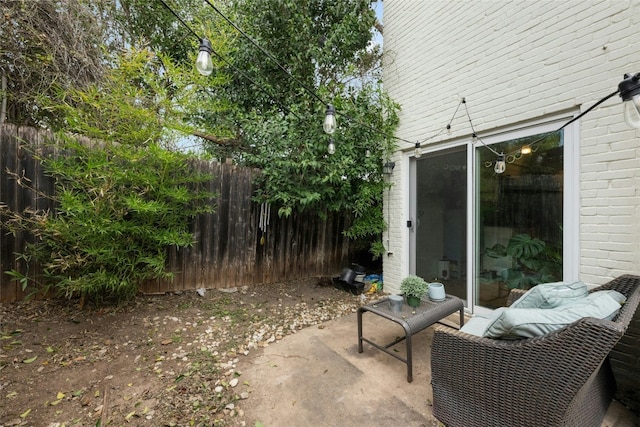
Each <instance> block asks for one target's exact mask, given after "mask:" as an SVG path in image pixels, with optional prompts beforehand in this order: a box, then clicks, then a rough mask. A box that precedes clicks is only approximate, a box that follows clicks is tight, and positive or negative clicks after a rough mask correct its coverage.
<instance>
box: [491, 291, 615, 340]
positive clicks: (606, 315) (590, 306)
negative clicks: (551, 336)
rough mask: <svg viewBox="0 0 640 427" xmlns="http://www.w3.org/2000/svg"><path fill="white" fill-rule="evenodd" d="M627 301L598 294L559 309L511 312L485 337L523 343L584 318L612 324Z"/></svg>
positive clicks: (504, 313)
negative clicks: (524, 340)
mask: <svg viewBox="0 0 640 427" xmlns="http://www.w3.org/2000/svg"><path fill="white" fill-rule="evenodd" d="M625 300H626V298H625V296H624V295H622V294H620V293H619V292H616V291H612V290H608V291H597V292H593V293H591V294H589V295H588V296H586V297H584V298H582V299H580V300H578V301H574V302H571V303H568V304H564V305H561V306H558V307H556V308H511V307H510V308H508V309H507V310H504V311H502V313H500V315H499V316H497V317H496V318H495V319H494V320H493V322H492V323H490V324H489V325H486V330H485V332H484V334H483V336H485V337H488V338H503V339H520V338H531V337H535V336H540V335H545V334H548V333H550V332H553V331H555V330H557V329H560V328H563V327H565V326H567V325H570V324H571V323H573V322H575V321H577V320H579V319H581V318H583V317H594V318H596V319H607V320H612V319H613V318H614V317H615V316H616V314H618V310H620V304H622V303H623V302H624V301H625Z"/></svg>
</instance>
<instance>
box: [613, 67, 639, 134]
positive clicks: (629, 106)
mask: <svg viewBox="0 0 640 427" xmlns="http://www.w3.org/2000/svg"><path fill="white" fill-rule="evenodd" d="M618 90H619V91H620V98H622V101H623V102H622V106H623V109H624V110H623V111H624V121H625V122H627V124H628V125H629V126H631V127H634V128H636V129H640V73H636V74H634V75H631V74H625V75H624V80H623V81H621V82H620V84H619V85H618Z"/></svg>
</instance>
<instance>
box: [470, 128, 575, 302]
mask: <svg viewBox="0 0 640 427" xmlns="http://www.w3.org/2000/svg"><path fill="white" fill-rule="evenodd" d="M563 137H564V134H563V131H556V132H550V133H547V134H542V135H533V136H529V137H526V138H520V139H513V140H509V141H505V142H502V143H499V144H495V145H491V147H492V148H493V149H494V150H495V151H496V152H498V153H500V152H503V153H505V154H506V160H507V162H506V170H505V172H504V173H501V174H497V173H495V172H494V168H493V162H494V161H495V159H496V156H495V154H494V153H492V152H491V151H489V150H488V149H487V148H486V147H483V146H479V147H477V149H476V160H477V162H476V180H475V182H476V204H477V209H476V221H475V223H476V224H477V225H476V239H475V241H476V247H475V251H474V253H475V254H476V260H475V262H476V265H477V266H478V268H477V269H476V270H477V275H476V277H475V281H474V283H475V287H476V288H475V290H476V292H475V301H474V303H475V305H480V306H483V307H487V308H496V307H500V306H504V305H505V304H506V297H507V295H508V293H509V291H510V290H511V289H513V288H519V289H529V288H531V287H532V286H534V285H535V284H537V283H546V282H555V281H558V280H562V271H563V265H562V262H563V258H562V243H563V192H564V191H563V190H564V184H563V183H564V166H563V164H564V163H563V162H564V141H563ZM525 148H528V150H524V149H525Z"/></svg>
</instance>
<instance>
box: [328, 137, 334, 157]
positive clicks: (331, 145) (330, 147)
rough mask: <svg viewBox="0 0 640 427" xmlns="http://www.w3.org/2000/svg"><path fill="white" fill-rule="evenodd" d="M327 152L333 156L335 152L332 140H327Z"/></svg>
mask: <svg viewBox="0 0 640 427" xmlns="http://www.w3.org/2000/svg"><path fill="white" fill-rule="evenodd" d="M327 151H328V152H329V154H334V153H335V152H336V144H334V143H333V138H329V147H328V149H327Z"/></svg>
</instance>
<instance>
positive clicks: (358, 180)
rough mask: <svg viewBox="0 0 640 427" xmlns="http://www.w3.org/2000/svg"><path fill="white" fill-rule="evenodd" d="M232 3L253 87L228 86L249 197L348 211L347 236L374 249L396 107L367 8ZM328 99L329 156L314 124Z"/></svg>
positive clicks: (358, 4)
mask: <svg viewBox="0 0 640 427" xmlns="http://www.w3.org/2000/svg"><path fill="white" fill-rule="evenodd" d="M234 6H235V8H234V11H235V16H236V17H237V19H238V22H239V25H240V27H242V28H244V29H245V30H246V33H247V35H248V36H249V37H250V38H251V40H247V38H246V37H239V38H238V39H237V40H236V41H235V46H236V49H235V53H234V56H233V58H234V63H235V65H237V66H238V67H240V68H241V69H243V70H246V72H247V73H248V74H250V75H251V76H252V78H253V80H254V82H256V84H257V85H258V86H259V87H256V85H254V84H249V83H248V82H247V81H246V79H243V78H242V77H241V76H238V75H237V74H236V75H234V78H233V79H232V81H231V83H230V84H229V85H228V86H227V87H228V90H229V92H230V93H233V96H234V99H235V100H237V110H236V111H237V113H236V114H237V118H236V123H237V126H238V128H239V132H238V133H239V134H240V135H241V139H240V141H239V142H240V146H239V147H238V148H237V149H236V151H235V152H233V153H232V155H233V157H234V159H235V160H236V161H238V162H240V163H243V164H246V165H250V166H253V167H258V168H260V169H261V170H262V172H263V173H262V175H261V178H260V179H261V190H260V192H259V193H258V194H257V195H256V198H257V199H258V200H260V201H267V202H270V203H273V204H275V205H277V206H278V207H279V213H280V214H282V215H288V214H290V213H291V212H293V210H294V209H313V210H316V211H318V212H319V213H320V214H323V213H325V212H327V211H341V212H351V213H353V214H354V215H355V218H356V220H355V222H354V223H353V225H352V227H351V228H350V229H349V230H345V233H346V234H347V235H348V236H349V237H351V238H354V239H355V238H366V239H367V240H369V241H371V242H377V243H378V244H377V245H376V252H378V253H379V252H381V246H380V244H379V239H380V235H381V232H382V231H383V230H384V228H385V223H384V220H383V216H382V196H383V190H384V188H386V186H387V184H386V183H385V181H384V179H383V175H382V163H383V159H385V158H387V157H388V155H389V153H390V152H391V151H392V150H393V147H394V143H393V139H391V138H390V137H389V135H392V134H393V131H394V129H395V127H396V126H397V123H398V117H397V111H398V108H399V107H398V105H397V104H395V103H394V102H393V101H392V100H391V99H389V97H388V96H386V94H385V93H384V91H383V90H382V86H381V81H380V74H379V64H380V56H381V52H380V49H379V48H378V47H376V46H375V45H373V44H372V31H373V27H374V24H375V22H376V21H375V14H374V12H373V10H372V9H371V7H370V6H371V2H370V1H365V0H345V1H341V2H337V3H336V2H327V1H324V0H304V1H293V0H277V1H268V0H251V1H249V0H245V1H238V2H234ZM256 44H257V45H258V46H260V47H261V48H262V49H264V50H266V51H267V53H265V52H263V51H262V49H259V48H258V47H257V46H256ZM257 58H258V59H257ZM283 68H284V70H283ZM230 74H232V73H231V72H230ZM320 100H322V101H323V102H320ZM325 103H331V104H334V105H335V107H336V109H337V111H338V113H339V115H338V120H339V121H340V125H339V128H338V130H337V132H336V133H335V134H334V135H333V139H334V142H335V145H336V147H337V148H336V152H335V154H333V155H329V154H328V152H327V146H328V144H329V137H328V136H327V135H326V134H324V133H323V131H322V126H321V123H322V120H323V119H324V113H325V108H326V105H325ZM209 147H210V151H211V152H212V153H214V154H216V155H220V154H221V153H220V151H219V147H216V146H209ZM225 154H227V155H228V150H227V151H225Z"/></svg>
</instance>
